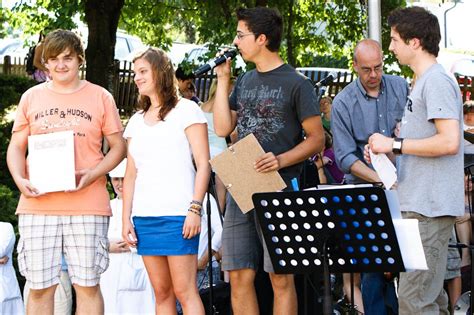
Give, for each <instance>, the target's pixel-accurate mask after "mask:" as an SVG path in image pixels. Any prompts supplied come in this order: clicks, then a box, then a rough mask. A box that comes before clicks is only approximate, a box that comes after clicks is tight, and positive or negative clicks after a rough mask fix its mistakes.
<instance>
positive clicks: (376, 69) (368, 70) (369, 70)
mask: <svg viewBox="0 0 474 315" xmlns="http://www.w3.org/2000/svg"><path fill="white" fill-rule="evenodd" d="M372 71H374V72H375V73H380V72H382V71H383V65H378V66H375V67H373V68H368V67H367V68H366V67H361V72H362V73H364V74H370V73H372Z"/></svg>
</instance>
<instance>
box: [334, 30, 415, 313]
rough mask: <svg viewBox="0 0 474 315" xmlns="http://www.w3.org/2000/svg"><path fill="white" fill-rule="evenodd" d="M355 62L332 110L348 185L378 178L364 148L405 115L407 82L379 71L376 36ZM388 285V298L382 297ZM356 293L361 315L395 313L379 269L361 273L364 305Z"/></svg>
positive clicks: (336, 143) (361, 48)
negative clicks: (354, 77) (388, 309)
mask: <svg viewBox="0 0 474 315" xmlns="http://www.w3.org/2000/svg"><path fill="white" fill-rule="evenodd" d="M353 65H354V69H355V71H356V72H357V74H358V78H357V80H355V81H354V82H352V83H351V84H349V85H348V86H347V87H345V88H344V90H342V91H341V92H340V93H339V94H338V95H337V96H336V97H335V99H334V102H333V107H332V112H331V130H332V133H333V136H334V153H335V156H336V162H337V164H338V165H339V167H340V168H341V170H342V171H343V172H344V174H345V181H346V182H347V183H352V184H353V183H364V182H380V178H379V177H378V175H377V173H376V172H375V171H374V170H373V169H372V167H371V166H370V165H368V164H366V163H365V161H364V146H365V145H366V144H367V141H368V138H369V136H371V135H372V134H373V133H381V134H384V135H386V136H392V134H393V133H394V131H395V128H396V127H397V122H399V121H400V119H401V118H402V115H403V108H404V106H405V104H406V100H407V94H408V84H407V82H406V81H405V80H404V79H403V78H400V77H397V76H391V75H386V74H383V52H382V49H381V47H380V44H379V43H378V42H377V41H375V40H372V39H364V40H362V41H360V42H359V43H358V44H357V45H356V47H355V50H354V57H353ZM357 278H358V277H357ZM344 286H345V288H346V290H345V291H346V294H348V295H349V292H350V284H349V280H348V275H344ZM387 289H388V291H387V293H390V296H391V298H387V299H385V300H384V295H385V294H384V291H386V290H387ZM355 293H356V294H355V298H354V299H355V301H354V303H355V304H357V305H358V310H359V311H365V314H368V315H371V314H376V315H383V314H386V307H385V305H386V304H387V305H389V306H390V307H392V309H394V311H395V312H396V309H397V302H396V299H395V295H394V290H393V286H392V285H391V284H390V286H388V287H387V286H386V280H385V279H384V275H383V274H382V273H365V274H363V275H362V299H363V306H361V305H360V304H361V301H360V293H359V292H358V288H356V290H355ZM357 293H359V295H358V294H357ZM385 296H387V295H385ZM362 308H363V309H362Z"/></svg>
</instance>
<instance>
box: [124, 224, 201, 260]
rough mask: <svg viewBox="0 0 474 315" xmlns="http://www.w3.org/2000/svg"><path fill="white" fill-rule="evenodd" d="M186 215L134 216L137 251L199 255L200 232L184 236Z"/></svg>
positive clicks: (154, 253)
mask: <svg viewBox="0 0 474 315" xmlns="http://www.w3.org/2000/svg"><path fill="white" fill-rule="evenodd" d="M185 219H186V217H185V216H162V217H133V224H134V225H135V233H136V235H137V239H138V242H137V252H138V254H139V255H143V256H179V255H197V253H198V247H199V234H198V235H196V236H194V237H193V238H191V239H185V238H184V237H183V234H182V233H183V225H184V220H185Z"/></svg>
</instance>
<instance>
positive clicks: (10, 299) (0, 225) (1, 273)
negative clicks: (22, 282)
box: [0, 222, 25, 315]
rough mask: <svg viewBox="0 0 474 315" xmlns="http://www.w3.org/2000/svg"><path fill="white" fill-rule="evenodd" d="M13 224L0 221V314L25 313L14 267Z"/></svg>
mask: <svg viewBox="0 0 474 315" xmlns="http://www.w3.org/2000/svg"><path fill="white" fill-rule="evenodd" d="M14 246H15V233H14V232H13V226H12V225H11V224H10V223H7V222H0V314H20V315H21V314H24V313H25V309H24V306H23V300H22V299H21V293H20V287H19V285H18V280H17V279H16V274H15V269H14V268H13V259H12V253H13V247H14Z"/></svg>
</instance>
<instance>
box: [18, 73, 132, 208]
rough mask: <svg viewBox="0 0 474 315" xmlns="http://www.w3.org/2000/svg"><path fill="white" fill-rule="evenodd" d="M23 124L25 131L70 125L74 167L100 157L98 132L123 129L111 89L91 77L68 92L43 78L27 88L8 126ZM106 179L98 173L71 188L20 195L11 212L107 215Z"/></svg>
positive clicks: (82, 166) (83, 166)
mask: <svg viewBox="0 0 474 315" xmlns="http://www.w3.org/2000/svg"><path fill="white" fill-rule="evenodd" d="M23 128H29V134H30V135H37V134H44V133H50V132H58V131H65V130H73V131H74V155H75V158H74V160H75V167H76V171H77V170H81V169H86V168H94V167H95V166H97V164H99V162H100V161H102V159H103V158H104V156H103V154H102V151H101V148H102V139H103V136H105V135H111V134H114V133H116V132H121V131H122V130H123V127H122V123H121V121H120V117H119V115H118V112H117V107H116V106H115V102H114V99H113V97H112V95H111V94H110V93H109V92H108V91H107V90H105V89H104V88H102V87H100V86H98V85H95V84H92V83H90V82H86V84H85V85H84V86H83V87H82V88H81V89H79V90H78V91H75V92H73V93H68V94H61V93H58V92H55V91H52V90H50V89H49V88H47V86H46V83H43V84H39V85H37V86H34V87H32V88H31V89H29V90H28V91H26V92H25V93H24V94H23V96H22V97H21V100H20V104H19V106H18V111H17V113H16V118H15V122H14V124H13V132H15V131H19V130H23ZM27 164H28V160H27ZM26 171H28V166H27V170H26ZM26 174H28V172H26ZM106 182H107V179H106V177H105V176H102V177H101V178H99V179H98V180H96V181H95V182H93V183H92V184H90V185H89V186H87V187H86V188H84V189H81V190H79V191H75V192H53V193H47V194H45V195H43V196H40V197H36V198H26V197H25V196H24V195H21V197H20V201H19V203H18V207H17V211H16V213H17V214H46V215H106V216H110V215H111V210H110V202H109V195H108V192H107V189H106Z"/></svg>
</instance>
